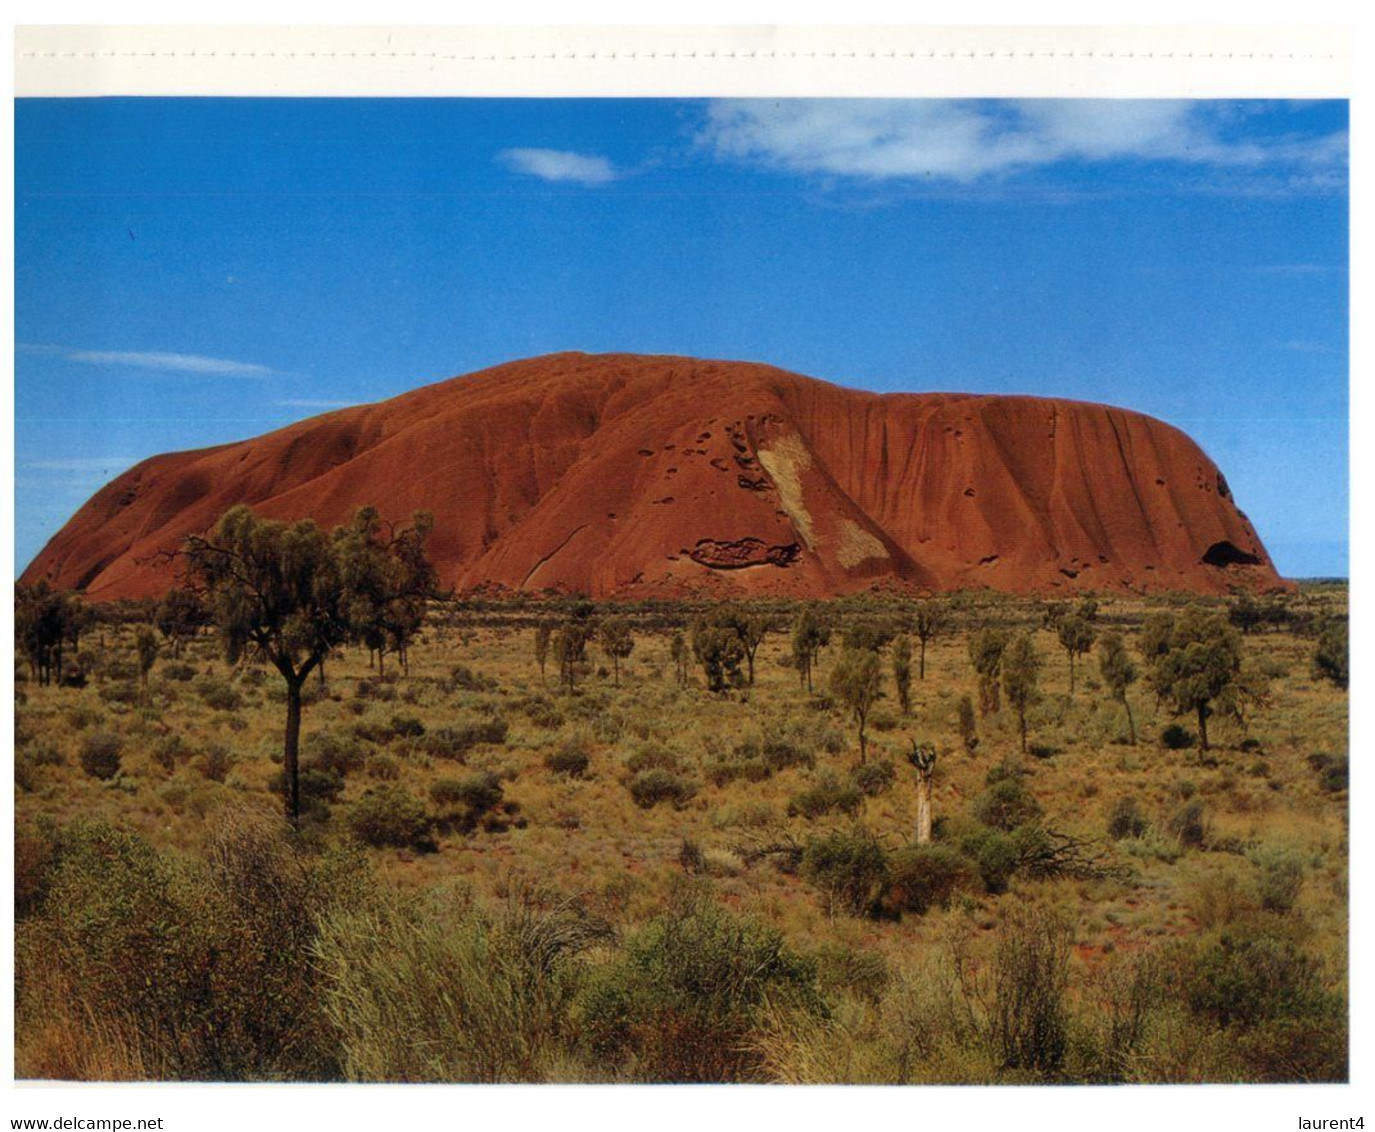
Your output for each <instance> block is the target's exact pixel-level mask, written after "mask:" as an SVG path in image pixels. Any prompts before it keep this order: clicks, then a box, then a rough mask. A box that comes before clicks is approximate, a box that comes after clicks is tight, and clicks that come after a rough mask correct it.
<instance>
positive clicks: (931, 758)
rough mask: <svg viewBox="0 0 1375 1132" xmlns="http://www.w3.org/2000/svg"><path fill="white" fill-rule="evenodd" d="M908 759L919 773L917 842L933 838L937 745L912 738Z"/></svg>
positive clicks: (920, 842) (922, 843) (924, 842)
mask: <svg viewBox="0 0 1375 1132" xmlns="http://www.w3.org/2000/svg"><path fill="white" fill-rule="evenodd" d="M907 761H908V762H909V763H911V764H912V769H913V770H914V771H916V773H917V844H918V845H924V844H926V842H928V841H930V840H931V825H932V821H931V780H932V778H933V777H934V776H935V773H936V745H935V744H934V743H918V742H917V741H916V740H915V739H913V740H912V749H911V750H910V751H908V752H907Z"/></svg>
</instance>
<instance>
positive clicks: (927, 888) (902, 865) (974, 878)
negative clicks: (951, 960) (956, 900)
mask: <svg viewBox="0 0 1375 1132" xmlns="http://www.w3.org/2000/svg"><path fill="white" fill-rule="evenodd" d="M979 879H980V877H979V873H978V870H977V868H976V867H975V865H974V863H973V862H971V861H970V860H969V858H968V857H966V856H964V854H962V853H959V852H957V851H956V850H955V849H953V848H951V847H950V846H948V845H935V844H927V845H908V846H906V847H904V848H902V849H899V850H897V852H895V853H893V854H892V855H891V856H890V857H889V858H888V886H887V889H886V890H885V892H884V895H883V903H884V907H885V908H887V909H888V910H889V911H892V912H915V913H917V914H918V915H921V914H922V913H924V912H926V911H927V910H928V909H930V908H933V907H940V908H948V907H949V906H950V901H951V899H952V898H953V897H954V895H955V893H957V892H962V891H966V890H968V889H970V888H973V887H974V886H975V885H976V884H978V883H979Z"/></svg>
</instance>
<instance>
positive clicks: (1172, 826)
mask: <svg viewBox="0 0 1375 1132" xmlns="http://www.w3.org/2000/svg"><path fill="white" fill-rule="evenodd" d="M1208 826H1209V823H1208V809H1207V807H1206V806H1204V804H1203V800H1202V799H1201V798H1194V799H1192V800H1191V801H1188V802H1185V803H1184V805H1182V806H1180V807H1179V809H1177V810H1175V812H1174V813H1172V814H1171V815H1170V819H1169V821H1168V822H1166V823H1165V829H1166V831H1167V832H1168V833H1169V834H1170V835H1171V836H1173V837H1177V838H1179V843H1180V844H1181V845H1184V846H1186V847H1188V848H1191V849H1202V848H1203V846H1204V845H1205V844H1206V843H1207V841H1208Z"/></svg>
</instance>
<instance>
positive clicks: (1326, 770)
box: [1308, 753, 1351, 794]
mask: <svg viewBox="0 0 1375 1132" xmlns="http://www.w3.org/2000/svg"><path fill="white" fill-rule="evenodd" d="M1308 765H1309V766H1311V767H1312V768H1313V770H1314V771H1315V772H1316V773H1317V775H1318V785H1319V786H1321V787H1322V788H1323V789H1324V790H1326V791H1328V792H1329V793H1332V794H1336V793H1339V792H1340V791H1342V790H1346V789H1347V788H1348V787H1349V785H1350V779H1351V770H1350V758H1349V756H1347V755H1330V754H1326V753H1318V754H1313V755H1309V756H1308Z"/></svg>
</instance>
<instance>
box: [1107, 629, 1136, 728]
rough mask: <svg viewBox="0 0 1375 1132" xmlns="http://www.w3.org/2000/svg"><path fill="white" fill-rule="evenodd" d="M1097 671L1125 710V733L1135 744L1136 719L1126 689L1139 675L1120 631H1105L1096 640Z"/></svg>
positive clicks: (1113, 696)
mask: <svg viewBox="0 0 1375 1132" xmlns="http://www.w3.org/2000/svg"><path fill="white" fill-rule="evenodd" d="M1098 671H1099V673H1100V674H1101V675H1102V677H1103V683H1104V684H1105V685H1107V688H1108V691H1109V692H1111V693H1112V698H1113V699H1114V700H1116V701H1117V702H1118V703H1119V704H1121V705H1122V707H1123V708H1124V709H1125V710H1126V712H1127V733H1128V735H1129V737H1130V739H1131V745H1132V746H1133V747H1134V746H1136V720H1135V719H1133V718H1132V706H1131V703H1130V701H1129V700H1128V699H1127V689H1128V688H1130V687H1131V686H1132V685H1133V684H1134V683H1136V678H1137V676H1138V675H1139V673H1138V671H1137V668H1136V664H1135V662H1134V661H1133V660H1132V658H1131V654H1130V653H1128V652H1127V645H1126V642H1124V641H1123V640H1122V634H1121V633H1105V634H1103V637H1102V639H1101V640H1100V641H1099V642H1098Z"/></svg>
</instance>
